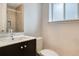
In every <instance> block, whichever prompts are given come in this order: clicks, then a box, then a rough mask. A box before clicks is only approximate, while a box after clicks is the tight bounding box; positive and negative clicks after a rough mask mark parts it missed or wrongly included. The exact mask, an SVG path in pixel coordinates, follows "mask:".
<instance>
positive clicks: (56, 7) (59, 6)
mask: <svg viewBox="0 0 79 59" xmlns="http://www.w3.org/2000/svg"><path fill="white" fill-rule="evenodd" d="M52 7H53V21H62V20H63V19H64V4H63V3H54V4H53V6H52Z"/></svg>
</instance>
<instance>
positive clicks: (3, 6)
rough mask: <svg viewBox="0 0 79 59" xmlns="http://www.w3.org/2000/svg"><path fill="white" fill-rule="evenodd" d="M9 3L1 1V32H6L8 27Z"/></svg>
mask: <svg viewBox="0 0 79 59" xmlns="http://www.w3.org/2000/svg"><path fill="white" fill-rule="evenodd" d="M6 11H7V5H6V3H0V32H6V28H7V17H6V14H7V12H6Z"/></svg>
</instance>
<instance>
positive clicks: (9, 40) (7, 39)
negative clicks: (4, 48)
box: [0, 35, 29, 42]
mask: <svg viewBox="0 0 79 59" xmlns="http://www.w3.org/2000/svg"><path fill="white" fill-rule="evenodd" d="M13 38H14V40H12V37H2V38H0V41H2V42H11V41H19V40H24V39H29V37H28V36H23V35H21V36H14V37H13Z"/></svg>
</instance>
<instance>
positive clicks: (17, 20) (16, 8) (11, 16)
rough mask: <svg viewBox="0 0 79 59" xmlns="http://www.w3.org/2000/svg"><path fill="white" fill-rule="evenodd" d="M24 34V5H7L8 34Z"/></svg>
mask: <svg viewBox="0 0 79 59" xmlns="http://www.w3.org/2000/svg"><path fill="white" fill-rule="evenodd" d="M10 29H12V30H13V32H23V31H24V29H23V4H20V3H8V4H7V32H9V31H10Z"/></svg>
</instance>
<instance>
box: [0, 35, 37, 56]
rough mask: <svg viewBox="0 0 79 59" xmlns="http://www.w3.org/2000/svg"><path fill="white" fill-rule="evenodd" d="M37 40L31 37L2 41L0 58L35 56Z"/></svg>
mask: <svg viewBox="0 0 79 59" xmlns="http://www.w3.org/2000/svg"><path fill="white" fill-rule="evenodd" d="M35 55H36V39H35V38H34V37H29V36H24V37H23V36H19V37H14V40H11V39H10V38H8V39H7V38H6V39H4V40H3V39H0V56H35Z"/></svg>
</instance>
